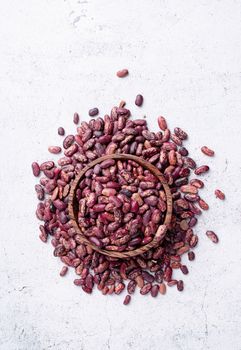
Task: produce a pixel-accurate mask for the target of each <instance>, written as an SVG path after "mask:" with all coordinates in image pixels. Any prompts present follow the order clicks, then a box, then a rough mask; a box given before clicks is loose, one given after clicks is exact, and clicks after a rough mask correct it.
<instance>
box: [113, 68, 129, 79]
mask: <svg viewBox="0 0 241 350" xmlns="http://www.w3.org/2000/svg"><path fill="white" fill-rule="evenodd" d="M128 74H129V72H128V69H121V70H119V71H118V72H117V73H116V75H117V77H118V78H124V77H126V76H127V75H128Z"/></svg>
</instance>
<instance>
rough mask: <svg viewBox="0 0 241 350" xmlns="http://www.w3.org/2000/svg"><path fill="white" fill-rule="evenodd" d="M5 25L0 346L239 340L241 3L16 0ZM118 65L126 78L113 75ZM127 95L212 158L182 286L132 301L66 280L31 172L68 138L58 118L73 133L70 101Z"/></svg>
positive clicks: (106, 105)
mask: <svg viewBox="0 0 241 350" xmlns="http://www.w3.org/2000/svg"><path fill="white" fill-rule="evenodd" d="M0 26H1V30H0V47H1V50H0V89H1V92H0V106H1V112H0V146H1V148H0V149H1V170H0V184H1V190H0V213H1V214H0V217H1V219H0V220H1V225H0V256H1V261H0V349H1V350H45V349H46V350H47V349H56V350H67V349H68V350H77V349H82V350H94V349H95V350H96V349H98V350H106V349H107V350H108V349H111V350H122V349H126V350H131V349H133V350H134V349H138V350H148V349H153V350H159V349H164V348H165V349H167V350H179V349H182V350H199V349H212V350H216V349H219V350H227V349H228V350H240V349H241V339H240V338H241V336H240V325H241V273H240V265H241V255H240V247H241V234H240V208H241V200H240V198H241V193H240V175H241V170H240V163H241V155H240V146H241V138H240V134H241V122H240V120H241V115H240V114H241V68H240V62H241V40H240V37H241V35H240V34H241V2H240V1H235V0H226V1H224V0H223V1H218V0H208V1H205V0H201V1H191V0H190V1H189V0H187V1H178V0H173V1H164V0H163V1H161V0H153V1H139V0H131V1H127V0H122V1H112V0H104V1H98V0H96V1H77V0H66V1H64V0H51V1H50V0H41V1H40V0H38V1H31V0H22V1H18V0H8V1H1V3H0ZM123 67H127V68H129V70H130V75H129V77H128V78H127V79H123V80H120V79H117V78H116V77H115V72H116V70H118V69H120V68H123ZM140 92H141V93H143V95H144V96H145V104H144V105H143V108H142V109H137V107H135V106H134V104H133V101H134V97H135V95H136V94H137V93H140ZM121 99H125V100H126V101H127V103H128V104H127V105H128V107H130V108H132V109H133V114H134V115H135V116H138V117H139V116H140V117H141V116H143V115H144V114H146V115H147V120H148V123H149V125H150V126H151V127H152V128H153V130H157V122H156V117H157V116H158V115H159V114H163V115H164V116H166V118H167V119H168V121H169V125H170V126H171V127H172V128H173V127H174V126H176V125H178V126H181V127H183V128H185V130H187V131H188V132H189V134H190V138H189V141H188V142H187V146H188V147H189V148H190V149H191V155H192V156H193V157H194V158H195V159H196V160H197V162H198V163H200V164H201V163H203V162H204V163H208V164H209V165H210V166H211V171H210V173H209V174H208V176H206V177H205V183H206V189H205V190H203V197H204V198H205V199H206V200H207V201H208V202H209V204H210V208H211V209H210V210H209V212H207V213H205V214H203V215H202V217H200V222H199V225H198V227H197V233H198V235H199V237H200V243H199V245H198V247H197V249H196V256H197V258H196V260H195V262H193V263H190V264H188V266H189V270H190V273H189V275H188V276H186V277H184V282H185V291H184V292H183V293H178V292H177V291H176V290H174V289H172V288H169V290H168V293H167V295H166V296H165V297H161V296H159V297H158V298H156V299H152V298H151V297H148V296H147V297H141V296H139V294H138V295H136V296H135V297H134V298H133V300H132V303H131V305H129V307H124V306H123V305H122V300H123V297H124V296H123V297H122V296H120V297H115V296H114V297H112V296H111V297H103V296H102V295H100V294H99V293H98V292H97V291H95V292H94V293H93V295H92V296H88V295H85V294H83V293H81V292H80V290H79V289H78V288H77V287H75V286H74V285H73V284H72V279H73V276H74V275H73V274H72V273H70V274H69V275H68V276H66V278H64V279H61V278H60V277H59V276H58V274H59V270H60V268H61V264H60V262H59V261H58V260H57V259H55V258H53V256H52V249H51V247H50V246H49V245H47V246H46V245H44V244H42V243H41V242H40V241H39V239H38V222H37V220H36V219H35V216H34V212H35V206H36V203H37V201H36V199H35V195H34V191H33V187H34V184H35V180H34V179H33V177H32V175H31V170H30V164H31V162H32V161H33V160H35V159H36V160H38V161H42V160H45V159H46V158H47V157H48V153H47V146H48V145H50V144H58V143H60V137H59V136H58V135H57V133H56V129H57V127H58V126H59V125H63V126H64V127H66V129H67V130H68V131H69V132H73V131H74V126H73V125H72V124H71V120H72V115H73V113H74V112H75V111H78V112H79V113H80V116H81V118H82V119H87V111H88V109H89V108H90V107H94V106H98V107H99V108H100V113H101V115H103V114H104V113H105V112H108V111H109V110H110V108H111V107H112V106H113V105H114V104H116V103H117V102H119V101H120V100H121ZM204 144H206V145H209V146H210V147H212V148H214V149H215V150H216V157H215V158H213V159H209V158H207V157H205V156H204V155H202V154H201V152H200V146H202V145H204ZM217 187H219V188H221V189H223V190H224V192H225V193H226V195H227V199H226V201H225V202H220V201H218V200H216V199H215V197H214V195H213V191H214V189H215V188H217ZM206 229H213V230H215V231H216V232H217V233H218V235H219V237H220V243H219V244H218V245H214V244H212V243H211V242H210V241H209V240H208V239H207V238H206V237H205V235H204V232H205V230H206ZM179 275H180V274H179Z"/></svg>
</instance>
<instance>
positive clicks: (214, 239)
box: [206, 231, 219, 243]
mask: <svg viewBox="0 0 241 350" xmlns="http://www.w3.org/2000/svg"><path fill="white" fill-rule="evenodd" d="M206 235H207V237H208V238H209V239H210V240H211V241H212V242H213V243H218V241H219V239H218V236H217V235H216V233H215V232H213V231H207V232H206Z"/></svg>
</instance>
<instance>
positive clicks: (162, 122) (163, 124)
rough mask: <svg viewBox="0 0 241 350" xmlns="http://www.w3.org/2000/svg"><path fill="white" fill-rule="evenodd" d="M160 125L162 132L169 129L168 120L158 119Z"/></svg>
mask: <svg viewBox="0 0 241 350" xmlns="http://www.w3.org/2000/svg"><path fill="white" fill-rule="evenodd" d="M158 125H159V128H160V129H161V130H163V131H165V130H166V129H167V122H166V119H165V118H164V117H162V116H160V117H158Z"/></svg>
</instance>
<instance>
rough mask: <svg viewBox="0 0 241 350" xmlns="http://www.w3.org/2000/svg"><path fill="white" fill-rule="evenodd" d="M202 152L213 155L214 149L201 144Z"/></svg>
mask: <svg viewBox="0 0 241 350" xmlns="http://www.w3.org/2000/svg"><path fill="white" fill-rule="evenodd" d="M201 151H202V153H204V154H206V156H209V157H213V156H214V151H213V150H211V149H210V148H208V147H207V146H203V147H202V148H201Z"/></svg>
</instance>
